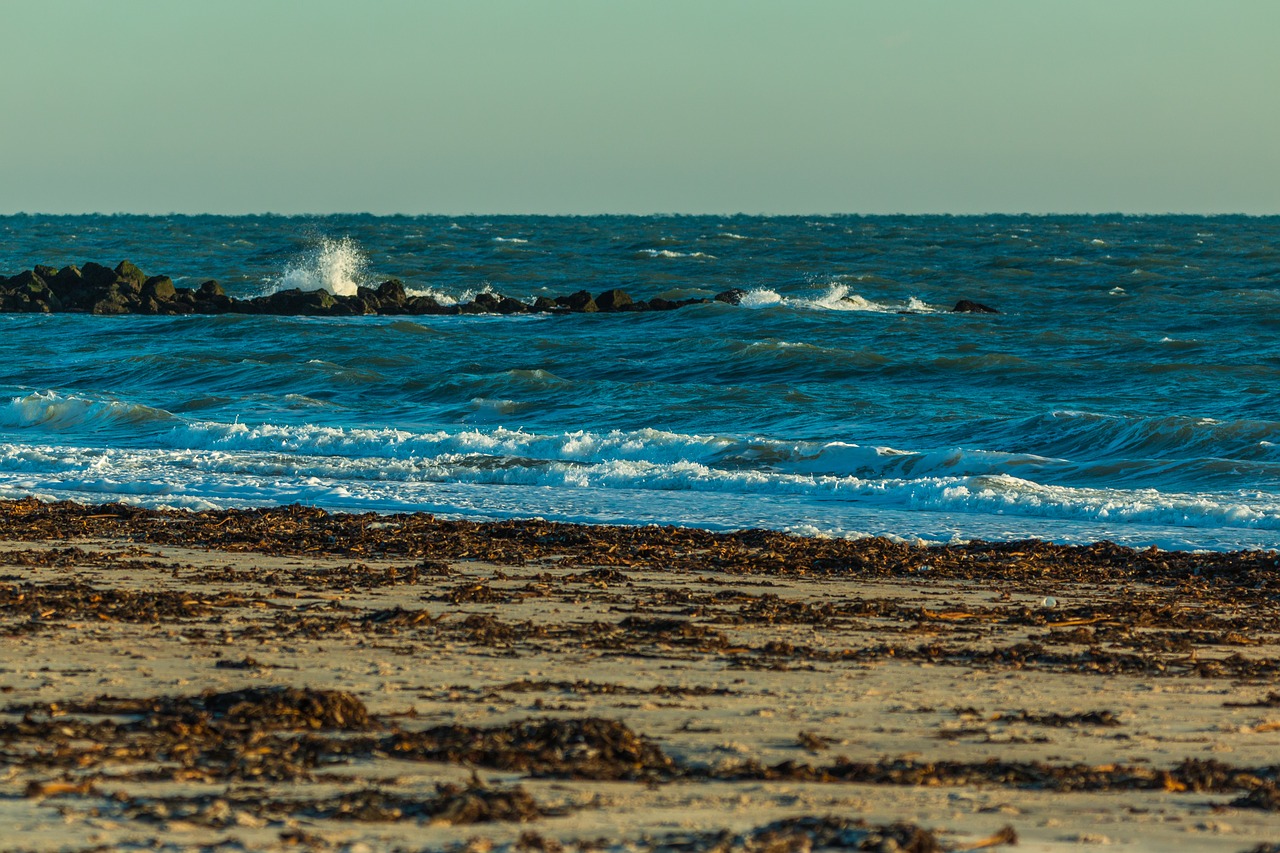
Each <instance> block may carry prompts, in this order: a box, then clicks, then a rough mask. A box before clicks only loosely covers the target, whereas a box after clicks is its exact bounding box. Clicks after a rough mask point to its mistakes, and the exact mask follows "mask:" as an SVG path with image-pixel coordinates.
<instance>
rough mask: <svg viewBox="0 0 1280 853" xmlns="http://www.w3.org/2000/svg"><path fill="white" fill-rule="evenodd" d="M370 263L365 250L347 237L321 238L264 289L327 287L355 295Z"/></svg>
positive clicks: (319, 288) (317, 288) (323, 288)
mask: <svg viewBox="0 0 1280 853" xmlns="http://www.w3.org/2000/svg"><path fill="white" fill-rule="evenodd" d="M368 265H369V261H368V258H367V257H366V256H365V254H364V251H363V250H362V249H361V248H360V246H359V245H357V244H356V242H355V241H354V240H352V239H351V238H350V237H343V238H342V239H340V240H331V239H329V238H327V237H326V238H324V239H322V240H321V241H320V242H319V244H317V245H316V246H315V247H313V248H312V249H310V250H308V251H307V252H305V253H304V254H303V256H302V257H301V258H299V259H298V260H296V261H294V262H292V263H290V264H289V265H288V266H286V267H285V270H284V272H283V273H282V274H281V275H280V277H279V278H276V279H274V280H272V281H269V282H268V288H267V290H266V293H275V292H277V291H280V290H290V289H292V288H297V289H299V290H327V291H329V292H330V293H332V294H333V295H335V296H354V295H355V294H356V290H357V288H359V287H360V286H361V285H362V284H364V283H365V275H366V270H367V267H368Z"/></svg>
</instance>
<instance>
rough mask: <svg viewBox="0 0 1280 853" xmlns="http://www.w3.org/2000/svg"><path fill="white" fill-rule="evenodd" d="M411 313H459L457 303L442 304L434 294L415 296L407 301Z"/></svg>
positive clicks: (407, 308) (407, 307) (406, 305)
mask: <svg viewBox="0 0 1280 853" xmlns="http://www.w3.org/2000/svg"><path fill="white" fill-rule="evenodd" d="M405 309H406V310H407V311H408V312H409V313H410V314H419V315H423V314H435V315H440V314H457V313H458V306H457V305H441V304H440V303H439V302H438V301H437V300H436V298H435V297H434V296H413V297H410V298H409V299H407V300H406V301H405Z"/></svg>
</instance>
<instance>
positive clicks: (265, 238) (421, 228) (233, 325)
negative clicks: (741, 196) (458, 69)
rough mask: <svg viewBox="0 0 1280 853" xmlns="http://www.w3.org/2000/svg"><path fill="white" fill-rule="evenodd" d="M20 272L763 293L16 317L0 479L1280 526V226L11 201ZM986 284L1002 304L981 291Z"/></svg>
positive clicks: (693, 513)
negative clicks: (584, 305) (339, 311)
mask: <svg viewBox="0 0 1280 853" xmlns="http://www.w3.org/2000/svg"><path fill="white" fill-rule="evenodd" d="M0 235H3V242H0V274H5V275H11V274H15V273H17V272H19V271H20V270H22V269H26V268H30V267H32V266H34V265H35V264H49V265H52V266H61V265H64V264H68V263H75V264H83V263H84V262H86V261H90V260H93V261H98V262H101V263H109V264H110V265H113V266H114V264H115V263H116V262H118V261H119V260H122V259H124V258H128V259H130V260H132V261H134V262H135V263H137V264H138V265H139V266H141V267H142V268H143V269H145V270H147V271H148V272H149V273H163V274H166V275H170V276H171V277H173V278H174V280H175V282H177V283H178V284H179V285H181V286H193V285H196V284H199V282H201V281H203V280H205V279H207V278H216V279H218V280H219V281H220V282H221V283H222V284H223V286H224V287H225V288H226V289H227V292H228V293H230V294H232V295H235V296H246V297H247V296H254V295H259V294H262V293H267V292H271V291H273V290H280V289H287V288H293V287H297V288H302V289H318V288H324V289H327V290H330V291H331V292H334V293H337V294H351V293H355V292H356V289H357V288H358V287H360V286H371V287H376V285H377V284H378V283H379V282H381V281H383V280H385V279H388V278H392V277H395V278H399V279H401V280H402V281H403V282H404V284H405V286H406V289H407V290H408V291H409V292H410V293H417V294H429V295H432V296H434V297H436V298H437V299H438V300H439V301H440V302H442V303H449V302H465V301H468V300H470V299H471V298H472V297H473V296H474V295H475V294H477V293H482V292H496V293H503V294H506V295H509V296H513V297H515V298H518V299H522V300H526V301H532V300H533V299H535V298H536V297H538V296H554V295H558V294H564V293H570V292H573V291H575V290H579V289H587V290H589V291H591V292H592V293H599V292H602V291H604V290H607V289H610V288H615V287H616V288H622V289H624V290H626V291H627V292H629V293H631V294H632V295H633V296H634V297H635V298H637V299H641V298H646V299H647V298H652V297H657V296H661V297H663V298H667V299H683V298H688V297H693V296H704V297H710V296H712V295H714V294H716V293H719V292H722V291H724V290H728V289H731V288H736V289H739V290H741V291H742V294H743V295H742V299H741V302H740V304H738V305H729V304H724V303H709V304H706V305H696V306H691V307H689V308H685V309H681V310H679V311H674V312H652V313H635V314H609V315H605V314H600V315H591V314H577V315H570V316H549V315H541V316H539V315H525V316H515V317H507V316H486V315H471V316H438V317H346V318H308V317H266V316H243V315H222V316H186V317H136V316H123V317H95V316H87V315H67V314H56V315H19V314H6V315H0V331H2V332H3V334H0V358H2V359H3V367H2V368H0V497H23V496H27V495H35V496H38V497H41V498H45V499H51V500H52V499H73V500H77V501H81V502H86V503H101V502H106V501H125V502H129V503H136V504H141V505H145V506H163V507H179V508H188V509H195V510H200V509H209V508H218V507H232V506H234V507H253V506H272V505H278V504H288V503H303V504H308V505H316V506H321V507H325V508H329V509H334V510H346V511H360V512H362V511H373V512H403V511H426V512H431V513H435V514H437V515H440V516H444V517H462V518H477V519H480V518H484V519H492V518H521V517H541V518H548V519H556V520H567V521H584V522H601V523H611V524H612V523H617V524H659V525H668V524H674V525H688V526H697V527H707V528H712V529H717V530H732V529H743V528H754V527H764V528H771V529H778V530H786V531H792V532H796V533H803V534H807V535H820V536H847V537H860V536H872V535H878V536H889V537H892V538H897V539H905V540H909V541H926V542H952V541H964V540H969V539H995V540H1011V539H1024V538H1040V539H1048V540H1054V541H1061V542H1091V541H1097V540H1104V539H1105V540H1111V541H1116V542H1120V543H1122V544H1128V545H1134V546H1140V547H1147V546H1152V545H1154V546H1157V547H1161V548H1179V549H1210V550H1230V549H1238V548H1275V547H1277V546H1280V412H1277V395H1276V392H1277V389H1278V388H1280V384H1278V383H1277V378H1280V313H1278V312H1277V309H1278V308H1280V219H1276V218H1246V217H1121V216H1110V217H1083V216H1081V217H856V216H826V217H745V216H743V217H564V218H557V217H463V218H448V217H370V216H333V217H310V218H297V217H270V216H258V217H213V216H205V217H128V216H83V217H52V216H14V217H4V218H0ZM960 299H971V300H976V301H979V302H982V303H984V304H987V305H991V306H994V307H995V308H997V309H998V310H999V311H1000V312H1001V313H999V314H992V315H985V314H984V315H974V314H956V313H953V312H952V311H951V306H953V305H954V304H955V303H956V302H957V301H958V300H960Z"/></svg>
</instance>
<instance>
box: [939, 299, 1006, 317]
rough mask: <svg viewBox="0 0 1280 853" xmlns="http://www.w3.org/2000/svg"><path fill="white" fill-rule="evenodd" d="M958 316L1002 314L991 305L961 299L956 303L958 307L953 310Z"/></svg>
mask: <svg viewBox="0 0 1280 853" xmlns="http://www.w3.org/2000/svg"><path fill="white" fill-rule="evenodd" d="M951 310H952V312H953V313H956V314H999V313H1000V312H999V311H997V310H996V309H994V308H992V307H991V306H989V305H983V304H982V303H981V302H971V301H969V300H968V299H961V300H960V301H959V302H957V303H956V307H955V308H952V309H951Z"/></svg>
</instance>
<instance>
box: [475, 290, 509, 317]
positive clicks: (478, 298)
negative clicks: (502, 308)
mask: <svg viewBox="0 0 1280 853" xmlns="http://www.w3.org/2000/svg"><path fill="white" fill-rule="evenodd" d="M471 304H473V305H475V306H477V307H479V308H480V309H482V310H484V311H487V312H489V313H491V314H496V313H497V312H498V306H499V305H500V304H502V300H501V299H500V298H499V297H498V296H496V295H495V294H492V293H477V294H476V295H475V298H474V299H472V300H471Z"/></svg>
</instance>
